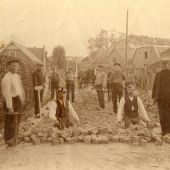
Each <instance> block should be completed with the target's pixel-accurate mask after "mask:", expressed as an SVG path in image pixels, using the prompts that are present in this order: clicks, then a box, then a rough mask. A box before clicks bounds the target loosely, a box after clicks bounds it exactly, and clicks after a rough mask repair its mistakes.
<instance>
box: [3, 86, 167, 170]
mask: <svg viewBox="0 0 170 170" xmlns="http://www.w3.org/2000/svg"><path fill="white" fill-rule="evenodd" d="M76 93H77V100H76V103H74V105H73V106H74V108H75V110H76V111H77V113H78V115H79V117H80V124H81V125H80V126H81V127H82V128H88V127H89V128H92V127H107V126H112V127H114V124H115V123H116V115H115V114H114V113H113V112H112V103H111V102H106V110H105V111H97V109H96V107H97V106H98V101H97V96H96V95H95V94H94V93H93V92H92V91H91V90H90V89H84V90H79V91H77V92H76ZM149 116H150V117H151V118H152V117H153V115H152V114H151V115H149ZM154 121H157V120H154ZM58 169H60V170H111V169H115V170H140V169H141V170H157V169H160V170H170V145H169V144H166V143H163V145H161V146H159V145H158V146H157V145H155V144H154V143H147V144H146V145H144V146H135V145H131V144H123V143H109V144H100V145H99V144H98V145H96V144H83V143H82V144H81V143H75V144H58V145H54V146H52V145H51V144H49V143H47V144H40V145H33V144H31V143H27V144H26V143H25V144H24V143H23V144H19V145H18V146H16V147H14V148H6V147H5V146H4V145H1V146H0V170H58Z"/></svg>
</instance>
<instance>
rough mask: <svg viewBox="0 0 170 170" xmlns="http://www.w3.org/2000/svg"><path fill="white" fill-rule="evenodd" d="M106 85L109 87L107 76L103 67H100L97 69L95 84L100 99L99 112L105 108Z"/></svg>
mask: <svg viewBox="0 0 170 170" xmlns="http://www.w3.org/2000/svg"><path fill="white" fill-rule="evenodd" d="M106 85H107V74H106V73H105V72H104V71H103V66H101V65H99V66H98V67H97V72H96V79H95V82H94V87H95V88H96V90H97V95H98V99H99V108H98V110H101V109H104V108H105V102H104V89H105V88H106Z"/></svg>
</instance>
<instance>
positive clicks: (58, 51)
mask: <svg viewBox="0 0 170 170" xmlns="http://www.w3.org/2000/svg"><path fill="white" fill-rule="evenodd" d="M52 58H53V61H54V64H56V65H57V68H58V69H63V70H65V68H66V57H65V49H64V47H63V46H61V45H58V46H56V47H54V49H53V56H52Z"/></svg>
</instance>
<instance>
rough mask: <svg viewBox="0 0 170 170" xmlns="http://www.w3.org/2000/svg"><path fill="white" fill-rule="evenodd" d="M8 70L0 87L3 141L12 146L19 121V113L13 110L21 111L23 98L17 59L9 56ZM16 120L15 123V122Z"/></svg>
mask: <svg viewBox="0 0 170 170" xmlns="http://www.w3.org/2000/svg"><path fill="white" fill-rule="evenodd" d="M7 67H8V72H7V73H6V74H5V76H4V77H3V79H2V82H1V88H2V95H3V98H4V107H3V108H4V112H5V135H4V138H5V143H6V144H8V145H9V146H13V145H14V143H15V132H16V131H17V133H18V127H19V123H20V115H18V114H15V112H18V113H21V111H22V104H23V103H24V100H25V93H24V88H23V85H22V81H21V77H20V75H19V74H18V69H19V60H18V59H17V58H14V57H10V60H9V61H8V62H7ZM15 122H17V124H16V123H15Z"/></svg>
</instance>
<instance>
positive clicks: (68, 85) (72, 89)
mask: <svg viewBox="0 0 170 170" xmlns="http://www.w3.org/2000/svg"><path fill="white" fill-rule="evenodd" d="M66 89H67V95H66V98H67V100H69V99H70V93H71V100H72V102H74V99H75V83H74V82H73V81H68V82H67V83H66Z"/></svg>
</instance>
